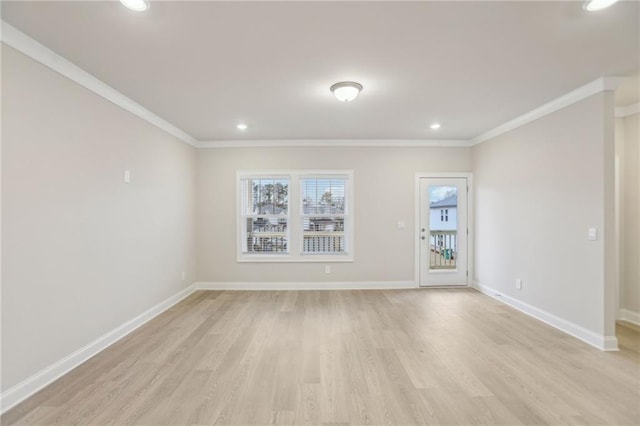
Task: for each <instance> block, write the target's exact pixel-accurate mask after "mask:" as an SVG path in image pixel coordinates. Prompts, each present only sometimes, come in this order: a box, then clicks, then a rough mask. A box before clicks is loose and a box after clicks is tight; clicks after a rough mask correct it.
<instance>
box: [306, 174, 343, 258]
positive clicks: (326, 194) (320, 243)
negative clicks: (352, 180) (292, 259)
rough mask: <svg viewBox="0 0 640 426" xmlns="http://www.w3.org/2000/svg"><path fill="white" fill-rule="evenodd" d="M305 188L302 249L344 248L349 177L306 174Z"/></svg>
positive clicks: (325, 250)
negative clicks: (311, 175) (346, 195)
mask: <svg viewBox="0 0 640 426" xmlns="http://www.w3.org/2000/svg"><path fill="white" fill-rule="evenodd" d="M300 186H301V188H302V195H301V197H302V250H301V251H302V253H303V254H322V253H324V254H328V253H331V254H333V253H344V252H345V235H344V225H345V188H346V186H347V179H346V178H322V177H311V178H309V177H305V178H302V179H301V180H300Z"/></svg>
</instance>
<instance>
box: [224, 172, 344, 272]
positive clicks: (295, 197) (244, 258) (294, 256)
mask: <svg viewBox="0 0 640 426" xmlns="http://www.w3.org/2000/svg"><path fill="white" fill-rule="evenodd" d="M260 178H262V179H265V178H266V179H289V216H288V218H289V223H288V224H287V229H288V249H289V253H273V254H266V253H260V254H255V253H243V252H242V236H243V223H242V221H243V218H244V215H243V212H242V180H244V179H260ZM303 178H307V179H309V178H317V179H328V178H334V179H345V180H346V185H345V214H344V228H345V230H344V238H345V245H344V247H345V252H344V253H335V254H327V253H323V254H316V253H302V246H303V231H302V228H303V222H302V219H303V218H302V189H301V186H300V182H301V179H303ZM353 187H354V181H353V170H238V171H237V172H236V250H237V261H238V262H307V263H313V262H324V263H333V262H353V261H354V250H353V247H354V241H353V236H354V198H353V192H354V191H353Z"/></svg>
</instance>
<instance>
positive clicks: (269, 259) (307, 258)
mask: <svg viewBox="0 0 640 426" xmlns="http://www.w3.org/2000/svg"><path fill="white" fill-rule="evenodd" d="M237 262H238V263H353V262H354V260H353V256H348V255H344V256H322V255H308V254H307V255H301V256H298V257H292V256H242V257H239V258H238V259H237Z"/></svg>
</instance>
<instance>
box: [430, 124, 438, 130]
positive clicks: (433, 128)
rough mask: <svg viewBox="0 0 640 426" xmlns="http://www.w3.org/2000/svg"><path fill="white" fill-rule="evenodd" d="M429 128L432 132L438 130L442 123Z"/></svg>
mask: <svg viewBox="0 0 640 426" xmlns="http://www.w3.org/2000/svg"><path fill="white" fill-rule="evenodd" d="M429 128H430V129H431V130H438V129H439V128H440V123H433V124H432V125H431V126H429Z"/></svg>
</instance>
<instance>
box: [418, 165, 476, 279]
mask: <svg viewBox="0 0 640 426" xmlns="http://www.w3.org/2000/svg"><path fill="white" fill-rule="evenodd" d="M467 194H468V189H467V178H465V177H460V178H420V197H419V198H420V222H419V224H420V227H419V234H418V238H419V239H420V286H421V287H428V286H443V285H446V286H450V285H465V286H466V285H467V236H468V235H467V234H468V231H467V229H468V228H467Z"/></svg>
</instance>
